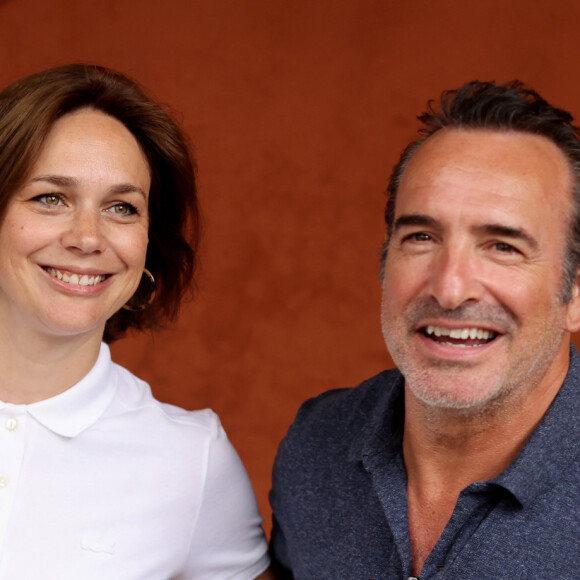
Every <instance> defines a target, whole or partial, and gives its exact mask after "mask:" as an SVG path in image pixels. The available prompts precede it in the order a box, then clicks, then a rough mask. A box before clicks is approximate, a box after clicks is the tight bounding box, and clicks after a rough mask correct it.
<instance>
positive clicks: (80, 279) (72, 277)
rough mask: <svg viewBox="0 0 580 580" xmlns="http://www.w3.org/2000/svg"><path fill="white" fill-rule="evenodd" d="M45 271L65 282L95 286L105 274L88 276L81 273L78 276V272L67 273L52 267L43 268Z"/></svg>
mask: <svg viewBox="0 0 580 580" xmlns="http://www.w3.org/2000/svg"><path fill="white" fill-rule="evenodd" d="M45 269H46V271H47V272H48V273H49V274H50V275H51V276H54V277H55V278H58V279H59V280H62V281H63V282H66V283H67V284H76V285H77V286H96V285H97V284H100V283H101V282H102V281H103V280H104V279H105V277H106V276H89V275H87V274H83V275H81V276H79V275H78V274H69V273H67V272H61V271H60V270H55V269H54V268H45Z"/></svg>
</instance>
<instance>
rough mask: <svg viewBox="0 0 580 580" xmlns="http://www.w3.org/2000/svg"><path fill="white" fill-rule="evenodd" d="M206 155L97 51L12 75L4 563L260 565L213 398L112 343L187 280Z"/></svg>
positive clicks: (1, 390) (167, 303)
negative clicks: (154, 377)
mask: <svg viewBox="0 0 580 580" xmlns="http://www.w3.org/2000/svg"><path fill="white" fill-rule="evenodd" d="M197 239H198V213H197V203H196V192H195V171H194V167H193V164H192V161H191V158H190V155H189V153H188V149H187V146H186V143H185V140H184V137H183V135H182V133H181V131H180V130H179V129H178V128H177V126H176V125H175V123H174V122H173V121H171V119H170V118H169V116H168V115H167V114H166V113H165V112H164V111H163V109H162V108H161V107H159V106H158V105H156V104H155V103H153V102H152V101H151V100H150V99H148V98H147V97H146V96H145V95H144V94H143V93H142V91H141V90H140V89H139V88H138V87H137V86H136V85H135V84H134V83H133V82H132V81H130V80H128V79H127V78H126V77H124V76H123V75H120V74H118V73H114V72H112V71H110V70H107V69H104V68H101V67H96V66H85V65H69V66H62V67H58V68H54V69H50V70H47V71H44V72H41V73H36V74H34V75H31V76H29V77H26V78H24V79H22V80H20V81H17V82H15V83H14V84H12V85H11V86H9V87H8V88H6V89H5V90H4V91H3V92H2V93H0V369H1V376H2V380H1V381H0V578H27V579H28V578H55V579H58V580H67V579H71V580H72V579H74V580H78V579H80V578H82V579H83V580H90V579H95V580H97V579H98V580H103V579H107V580H114V579H116V578H118V579H123V580H129V579H135V580H137V579H138V580H143V579H149V578H150V579H169V578H174V579H177V578H180V579H181V578H196V580H199V579H204V578H224V579H225V578H239V579H250V578H256V577H258V576H259V575H260V574H262V573H264V577H266V575H267V574H268V572H264V571H265V570H266V568H267V567H268V557H267V554H266V543H265V539H264V536H263V532H262V529H261V526H260V523H261V519H260V516H259V514H258V510H257V507H256V503H255V498H254V495H253V492H252V489H251V486H250V482H249V480H248V477H247V475H246V473H245V471H244V468H243V466H242V464H241V462H240V460H239V458H238V456H237V455H236V453H235V451H234V449H233V448H232V446H231V444H230V443H229V442H228V440H227V437H226V435H225V433H224V431H223V429H222V427H221V425H220V423H219V419H218V418H217V417H216V415H215V414H214V413H212V412H211V411H209V410H203V411H193V412H190V411H184V410H183V409H179V408H177V407H173V406H171V405H166V404H162V403H159V402H158V401H156V400H155V399H154V398H153V396H152V394H151V390H150V388H149V386H148V385H147V384H146V383H144V382H143V381H141V380H139V379H138V378H136V377H135V376H133V375H132V374H131V373H129V371H127V370H126V369H124V368H122V367H120V366H118V365H116V364H115V363H113V362H112V361H111V357H110V351H109V348H108V346H107V343H110V342H112V341H113V340H116V339H118V338H120V337H121V336H122V335H123V333H124V332H125V331H126V330H127V329H129V328H135V329H151V328H156V327H158V326H161V325H162V324H163V323H164V322H166V321H168V320H171V319H173V318H174V317H175V316H176V314H177V312H178V308H179V303H180V300H181V299H182V297H183V296H184V294H185V293H186V291H187V290H188V288H189V287H190V285H191V283H192V278H193V272H194V265H195V257H196V253H195V250H196V244H197Z"/></svg>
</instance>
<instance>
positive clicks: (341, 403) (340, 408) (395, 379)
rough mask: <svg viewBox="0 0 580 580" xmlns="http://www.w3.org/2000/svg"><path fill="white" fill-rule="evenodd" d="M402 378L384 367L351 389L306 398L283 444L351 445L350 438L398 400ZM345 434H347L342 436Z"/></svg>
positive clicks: (334, 390)
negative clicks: (319, 443)
mask: <svg viewBox="0 0 580 580" xmlns="http://www.w3.org/2000/svg"><path fill="white" fill-rule="evenodd" d="M402 385H403V378H402V375H401V373H400V372H399V371H398V370H397V369H392V370H387V371H383V372H381V373H379V374H378V375H375V376H374V377H371V378H370V379H367V380H365V381H363V382H362V383H361V384H360V385H358V386H357V387H353V388H341V389H332V390H329V391H326V392H324V393H322V394H320V395H318V396H316V397H313V398H311V399H308V400H307V401H305V402H304V403H303V404H302V405H301V407H300V409H299V410H298V414H297V415H296V419H295V420H294V422H293V423H292V425H291V427H290V429H289V431H288V434H287V436H286V438H285V444H286V445H293V444H295V445H297V446H301V447H302V446H309V445H311V444H315V443H316V442H320V441H323V442H324V446H325V447H326V448H328V446H329V445H331V444H332V442H333V441H334V442H336V443H337V445H339V446H340V445H350V442H351V440H352V437H354V436H356V434H358V433H360V432H361V431H363V430H366V428H367V426H368V425H369V423H373V422H374V421H376V420H377V417H379V419H380V417H382V415H383V410H384V409H385V408H387V407H390V406H392V405H393V404H395V401H397V400H399V395H400V393H401V391H402ZM345 434H348V435H347V436H346V437H345Z"/></svg>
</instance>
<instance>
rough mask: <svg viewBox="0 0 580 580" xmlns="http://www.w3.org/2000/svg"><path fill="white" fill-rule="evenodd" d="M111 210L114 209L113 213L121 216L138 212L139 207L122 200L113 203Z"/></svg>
mask: <svg viewBox="0 0 580 580" xmlns="http://www.w3.org/2000/svg"><path fill="white" fill-rule="evenodd" d="M109 211H112V212H113V213H115V214H117V215H121V216H124V215H133V214H136V213H137V209H136V208H135V206H134V205H131V204H130V203H126V202H122V201H120V202H118V203H116V204H114V205H112V206H111V208H110V210H109Z"/></svg>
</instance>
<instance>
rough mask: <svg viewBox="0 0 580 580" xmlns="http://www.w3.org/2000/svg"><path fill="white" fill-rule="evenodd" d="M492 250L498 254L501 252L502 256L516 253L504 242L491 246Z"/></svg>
mask: <svg viewBox="0 0 580 580" xmlns="http://www.w3.org/2000/svg"><path fill="white" fill-rule="evenodd" d="M493 248H494V250H497V251H498V252H502V253H503V254H512V253H516V252H517V251H518V250H516V249H515V248H514V247H513V246H512V245H510V244H506V243H505V242H496V243H495V244H494V245H493Z"/></svg>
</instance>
